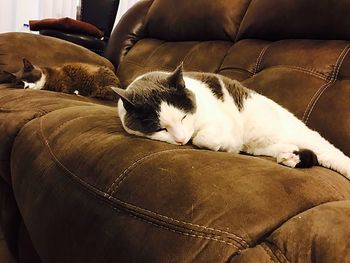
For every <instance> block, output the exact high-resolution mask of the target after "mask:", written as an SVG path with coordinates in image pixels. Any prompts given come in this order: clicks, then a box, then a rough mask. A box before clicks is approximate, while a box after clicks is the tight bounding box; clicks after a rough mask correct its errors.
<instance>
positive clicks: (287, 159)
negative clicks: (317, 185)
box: [277, 149, 318, 168]
mask: <svg viewBox="0 0 350 263" xmlns="http://www.w3.org/2000/svg"><path fill="white" fill-rule="evenodd" d="M277 162H278V163H280V164H283V165H285V166H289V167H292V168H294V167H295V168H310V167H312V166H315V165H318V160H317V156H316V154H315V153H314V152H313V151H311V150H308V149H300V150H298V151H293V152H282V153H280V154H278V155H277Z"/></svg>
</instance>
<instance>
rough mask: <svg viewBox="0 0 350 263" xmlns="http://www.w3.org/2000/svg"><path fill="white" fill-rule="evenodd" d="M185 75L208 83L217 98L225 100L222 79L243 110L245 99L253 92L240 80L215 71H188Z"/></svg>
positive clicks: (239, 108) (238, 106)
mask: <svg viewBox="0 0 350 263" xmlns="http://www.w3.org/2000/svg"><path fill="white" fill-rule="evenodd" d="M185 76H188V77H190V78H194V79H197V80H199V81H202V82H204V83H205V84H207V85H208V87H209V89H210V90H211V92H212V93H213V94H214V96H215V97H216V98H218V99H219V100H221V101H224V92H223V90H222V88H223V87H222V85H221V82H220V80H222V82H223V83H224V86H225V88H226V90H227V91H228V93H229V94H230V95H231V97H232V99H233V101H234V102H235V104H236V106H237V108H238V110H239V111H242V109H243V107H244V100H246V99H247V98H248V97H249V94H250V93H251V92H252V91H251V90H249V89H248V88H246V87H244V86H243V85H242V84H241V83H240V82H239V81H237V80H233V79H230V78H228V77H225V76H221V75H218V74H214V73H200V72H188V73H185Z"/></svg>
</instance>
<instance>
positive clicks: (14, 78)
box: [5, 58, 44, 89]
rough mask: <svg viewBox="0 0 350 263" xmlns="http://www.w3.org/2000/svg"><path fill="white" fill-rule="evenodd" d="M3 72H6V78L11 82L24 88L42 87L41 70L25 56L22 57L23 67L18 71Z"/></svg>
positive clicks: (42, 76)
mask: <svg viewBox="0 0 350 263" xmlns="http://www.w3.org/2000/svg"><path fill="white" fill-rule="evenodd" d="M5 73H6V74H8V79H10V80H11V82H12V84H15V85H16V86H22V87H24V88H25V89H26V88H31V89H42V88H43V84H44V83H43V79H44V75H43V71H42V70H41V69H40V68H39V67H37V66H35V65H33V64H32V63H31V62H30V61H29V60H27V59H25V58H24V59H23V67H22V68H21V69H20V70H19V71H18V72H16V73H9V72H5Z"/></svg>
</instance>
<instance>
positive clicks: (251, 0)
mask: <svg viewBox="0 0 350 263" xmlns="http://www.w3.org/2000/svg"><path fill="white" fill-rule="evenodd" d="M253 2H254V0H250V2H249V4H248V5H247V8H246V10H245V12H244V15H243V18H242V20H241V22H240V23H239V27H238V29H237V33H236V36H235V40H234V42H237V40H238V36H239V33H240V32H241V26H242V24H243V22H244V20H245V19H246V16H247V14H248V12H249V11H248V10H249V7H250V5H251V4H252V3H253Z"/></svg>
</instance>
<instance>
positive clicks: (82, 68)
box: [0, 59, 120, 100]
mask: <svg viewBox="0 0 350 263" xmlns="http://www.w3.org/2000/svg"><path fill="white" fill-rule="evenodd" d="M0 80H1V82H2V83H4V82H7V83H12V84H13V85H15V86H16V87H24V88H25V89H27V88H28V89H35V90H51V91H57V92H63V93H69V94H76V95H82V96H88V97H95V98H100V99H107V100H115V99H117V97H118V96H116V94H115V93H114V92H113V91H112V90H111V88H110V87H111V86H119V85H120V83H119V80H118V78H117V77H116V75H115V74H114V72H113V71H112V70H111V69H109V68H108V67H101V66H97V65H92V64H86V63H69V64H64V65H61V66H59V67H38V66H35V65H33V64H32V63H31V62H29V61H28V60H27V59H23V68H22V69H21V70H20V71H18V72H17V73H14V74H13V73H9V72H6V71H5V72H3V73H2V74H1V75H0Z"/></svg>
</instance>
